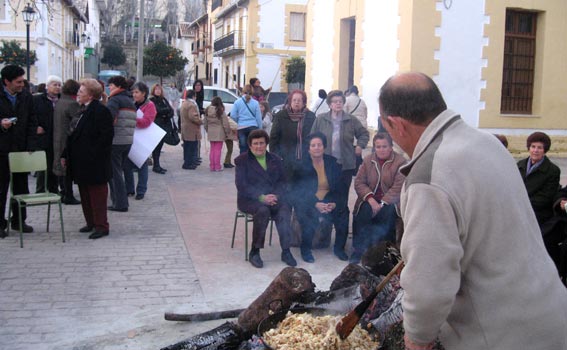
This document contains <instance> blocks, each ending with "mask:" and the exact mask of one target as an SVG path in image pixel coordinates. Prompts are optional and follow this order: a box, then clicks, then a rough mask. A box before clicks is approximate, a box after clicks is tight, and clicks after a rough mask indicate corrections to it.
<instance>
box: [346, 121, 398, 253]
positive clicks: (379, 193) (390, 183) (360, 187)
mask: <svg viewBox="0 0 567 350" xmlns="http://www.w3.org/2000/svg"><path fill="white" fill-rule="evenodd" d="M372 145H373V146H374V147H373V152H372V153H371V154H369V155H368V156H366V157H365V158H364V160H363V161H362V165H361V166H360V169H359V170H358V174H357V175H356V178H355V180H354V189H355V191H356V194H357V195H358V198H357V199H356V203H355V205H354V222H353V242H352V245H353V248H354V253H353V254H352V255H351V257H350V262H351V263H353V264H358V263H359V262H360V258H361V256H362V254H363V253H364V252H365V251H366V249H368V248H369V247H370V246H372V245H374V244H375V243H377V242H379V241H384V240H390V241H393V240H394V236H393V232H394V228H395V226H396V219H397V213H396V205H398V204H399V202H400V192H401V190H402V184H403V182H404V179H405V177H404V176H403V175H402V174H401V173H400V171H399V169H400V167H401V166H402V165H404V164H405V163H406V160H405V159H404V157H402V156H401V155H400V154H398V153H396V152H394V150H393V148H392V146H393V143H392V138H391V137H390V135H388V134H387V133H381V132H379V133H377V134H376V135H374V138H373V139H372Z"/></svg>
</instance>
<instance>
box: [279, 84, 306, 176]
mask: <svg viewBox="0 0 567 350" xmlns="http://www.w3.org/2000/svg"><path fill="white" fill-rule="evenodd" d="M288 101H289V102H288V103H287V104H286V105H285V107H284V108H283V109H282V110H281V111H279V112H278V113H277V114H276V115H275V116H274V119H273V121H272V130H271V133H270V152H271V153H275V154H277V155H279V156H280V157H282V158H283V161H284V169H285V171H286V177H287V178H288V179H290V178H291V176H292V174H293V172H294V171H295V170H296V169H297V168H298V166H299V165H300V164H301V161H302V159H303V158H304V157H305V156H306V155H307V154H308V153H307V150H308V144H307V142H306V139H307V135H309V134H310V133H311V127H312V126H313V123H314V122H315V114H313V112H311V111H310V110H309V109H307V108H306V107H305V106H306V104H307V95H306V94H305V92H304V91H301V90H293V91H292V92H291V93H290V94H289V96H288Z"/></svg>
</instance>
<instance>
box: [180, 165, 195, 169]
mask: <svg viewBox="0 0 567 350" xmlns="http://www.w3.org/2000/svg"><path fill="white" fill-rule="evenodd" d="M181 167H182V168H183V169H185V170H195V169H197V166H196V165H183V166H181Z"/></svg>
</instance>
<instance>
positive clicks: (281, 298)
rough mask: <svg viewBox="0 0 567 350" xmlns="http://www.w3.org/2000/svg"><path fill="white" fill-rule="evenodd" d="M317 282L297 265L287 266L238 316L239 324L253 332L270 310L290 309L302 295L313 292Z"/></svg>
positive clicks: (247, 330)
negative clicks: (296, 266) (314, 282)
mask: <svg viewBox="0 0 567 350" xmlns="http://www.w3.org/2000/svg"><path fill="white" fill-rule="evenodd" d="M314 291H315V284H313V282H312V280H311V275H309V273H308V272H307V271H306V270H304V269H299V268H295V267H286V268H285V269H283V270H282V271H281V272H280V273H279V275H277V276H276V278H274V280H273V281H272V283H270V285H269V286H268V288H266V290H265V291H264V292H263V293H262V294H261V295H260V296H259V297H258V298H257V299H256V300H254V302H252V304H250V306H248V308H247V309H246V310H244V311H243V312H242V313H241V314H240V316H239V317H238V325H239V326H240V327H242V329H243V330H244V331H246V332H250V333H253V332H255V331H256V329H257V328H258V324H259V323H260V321H262V320H263V319H264V318H266V317H268V316H269V314H270V311H279V310H282V309H288V308H289V307H290V306H291V305H292V303H294V302H296V301H297V300H298V299H299V298H300V297H301V296H302V295H305V294H306V293H313V292H314Z"/></svg>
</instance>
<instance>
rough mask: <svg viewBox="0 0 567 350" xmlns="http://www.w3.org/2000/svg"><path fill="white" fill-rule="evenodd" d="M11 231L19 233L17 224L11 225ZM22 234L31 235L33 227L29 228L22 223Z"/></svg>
mask: <svg viewBox="0 0 567 350" xmlns="http://www.w3.org/2000/svg"><path fill="white" fill-rule="evenodd" d="M12 230H14V231H20V225H18V224H12ZM22 232H23V233H32V232H33V227H31V226H30V225H28V224H26V223H25V222H24V224H23V225H22Z"/></svg>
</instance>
